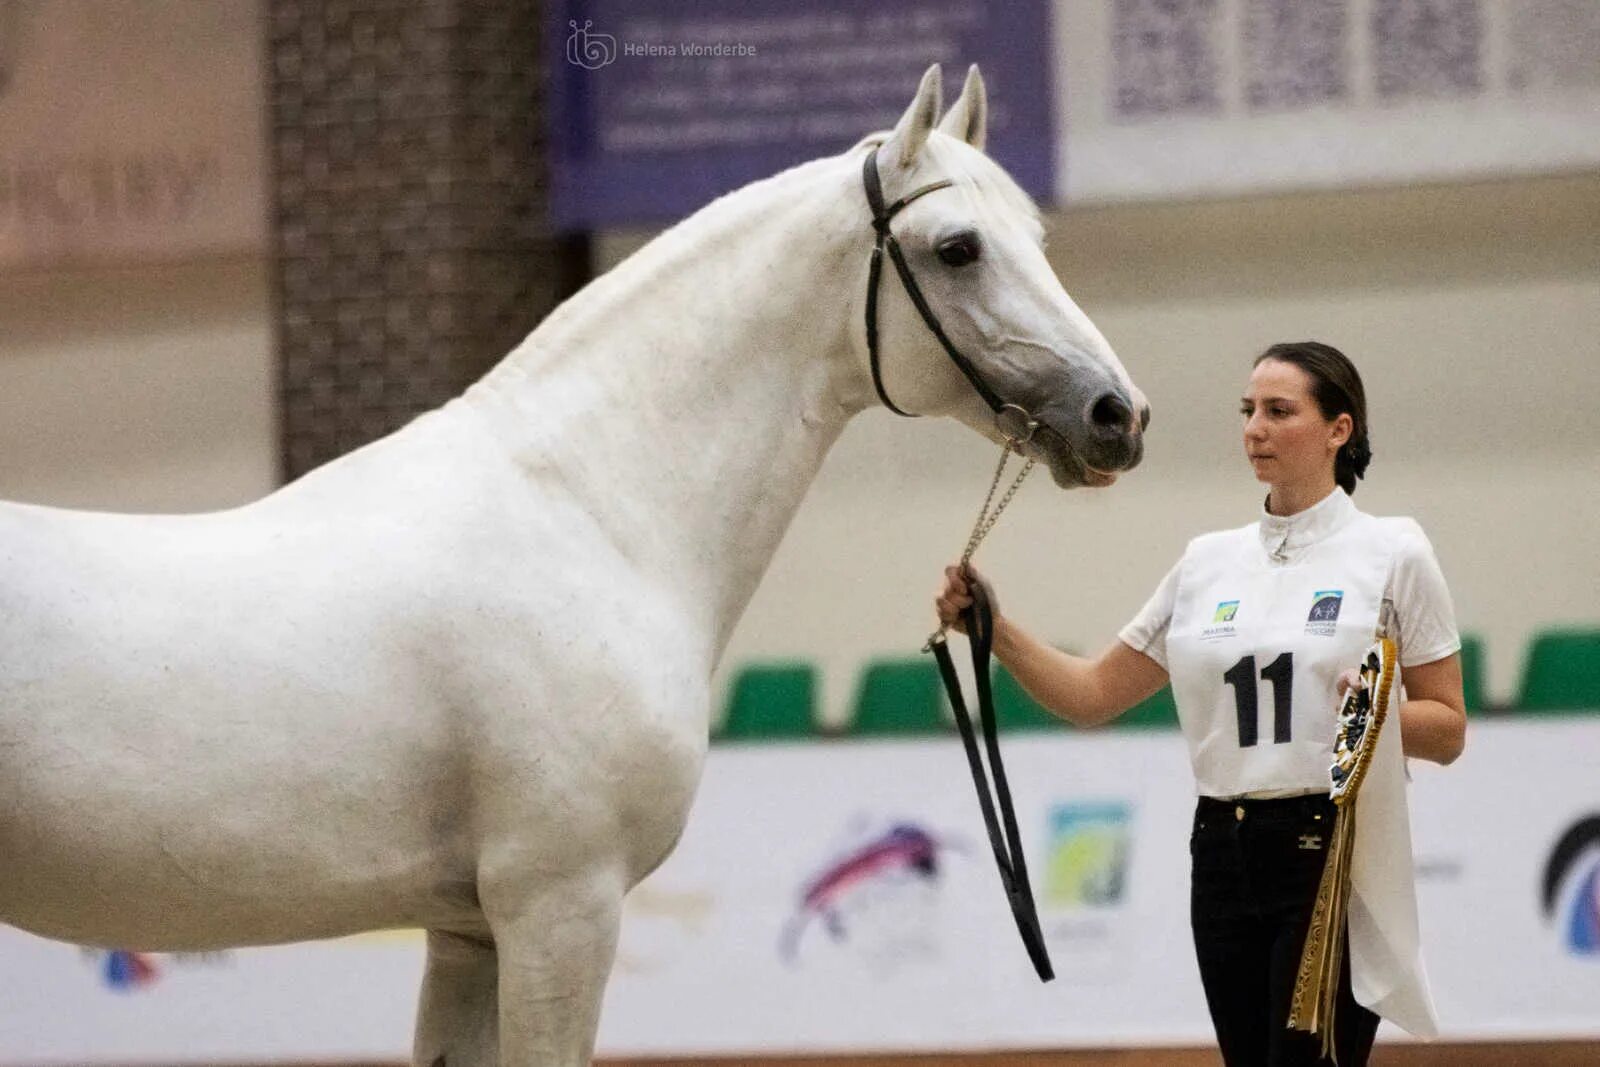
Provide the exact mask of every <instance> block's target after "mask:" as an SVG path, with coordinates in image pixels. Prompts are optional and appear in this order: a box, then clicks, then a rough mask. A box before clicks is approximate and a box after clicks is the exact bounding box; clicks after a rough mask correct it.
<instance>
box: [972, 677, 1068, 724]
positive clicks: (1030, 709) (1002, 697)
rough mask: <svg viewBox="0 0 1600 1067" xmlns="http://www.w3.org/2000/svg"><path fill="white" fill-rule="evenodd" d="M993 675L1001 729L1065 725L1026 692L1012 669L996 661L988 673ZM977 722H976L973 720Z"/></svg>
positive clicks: (996, 721) (996, 716)
mask: <svg viewBox="0 0 1600 1067" xmlns="http://www.w3.org/2000/svg"><path fill="white" fill-rule="evenodd" d="M990 677H991V678H993V679H994V717H995V724H996V725H997V726H998V727H999V729H1000V732H1001V733H1006V732H1008V731H1026V730H1059V729H1061V728H1062V727H1064V726H1066V725H1067V721H1066V720H1065V719H1060V718H1057V717H1056V716H1054V715H1052V714H1050V713H1049V712H1048V711H1046V710H1045V709H1044V708H1043V707H1042V706H1041V705H1040V704H1039V702H1038V701H1037V700H1034V699H1033V697H1031V696H1029V695H1028V691H1027V690H1026V689H1024V688H1022V683H1021V682H1018V681H1017V680H1016V679H1015V678H1013V677H1012V676H1011V672H1010V671H1008V670H1006V669H1005V668H1004V667H1001V666H999V665H996V666H995V668H994V672H993V673H992V674H991V675H990ZM974 725H976V724H974Z"/></svg>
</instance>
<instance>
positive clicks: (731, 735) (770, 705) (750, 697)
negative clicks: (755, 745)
mask: <svg viewBox="0 0 1600 1067" xmlns="http://www.w3.org/2000/svg"><path fill="white" fill-rule="evenodd" d="M816 707H817V668H816V667H814V666H812V665H811V664H809V663H757V664H752V665H750V666H748V667H743V668H741V669H740V670H739V672H738V674H736V675H734V677H733V681H732V682H731V683H730V684H729V686H728V702H727V713H726V714H725V715H724V716H723V718H722V726H721V728H720V729H718V730H717V731H715V732H714V733H713V735H712V736H713V737H714V738H715V739H716V740H718V741H792V740H801V739H804V738H808V737H812V736H814V735H815V734H816V733H817V728H816Z"/></svg>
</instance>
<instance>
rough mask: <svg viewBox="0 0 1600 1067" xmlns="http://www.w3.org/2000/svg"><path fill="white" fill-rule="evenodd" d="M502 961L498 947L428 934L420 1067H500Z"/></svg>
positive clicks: (415, 1054) (416, 1056)
mask: <svg viewBox="0 0 1600 1067" xmlns="http://www.w3.org/2000/svg"><path fill="white" fill-rule="evenodd" d="M499 962H500V961H499V954H498V953H496V952H495V947H494V944H493V943H492V942H489V941H483V940H479V939H476V938H470V937H462V936H460V935H457V934H445V933H438V932H435V931H430V932H429V933H428V969H427V973H426V974H425V975H424V977H423V979H422V1001H421V1004H420V1005H419V1006H418V1009H417V1033H416V1041H415V1043H414V1044H413V1046H412V1063H413V1064H415V1067H498V1064H499V1058H498V1053H497V1048H496V1046H497V1042H496V1040H495V1036H496V1034H497V1033H498V1025H497V1017H498V1013H499Z"/></svg>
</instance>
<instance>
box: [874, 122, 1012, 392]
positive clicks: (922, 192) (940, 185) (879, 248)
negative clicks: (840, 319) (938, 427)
mask: <svg viewBox="0 0 1600 1067" xmlns="http://www.w3.org/2000/svg"><path fill="white" fill-rule="evenodd" d="M861 181H862V184H863V185H865V186H866V189H867V206H868V207H870V208H871V209H872V228H873V229H874V230H876V231H877V233H878V240H877V243H876V244H874V245H873V246H872V266H871V270H870V272H869V273H868V275H867V355H868V357H869V359H870V361H871V363H872V385H873V387H874V388H875V389H877V390H878V399H879V400H882V401H883V405H884V407H886V408H888V409H889V410H890V411H892V412H894V413H895V414H896V415H905V416H907V417H908V418H914V417H915V413H914V412H910V411H902V410H901V409H900V408H899V407H897V406H896V405H895V402H894V401H893V400H890V399H889V393H888V391H887V390H886V389H884V387H883V373H882V371H881V370H880V369H879V366H878V279H879V278H880V277H881V276H882V274H883V250H884V248H886V247H887V248H888V249H889V258H890V259H892V260H894V269H895V272H896V273H897V274H899V275H900V283H901V284H902V285H904V286H905V289H906V295H907V296H909V297H911V302H912V303H913V304H915V305H916V308H917V312H918V313H919V314H920V315H921V316H922V321H923V322H925V323H927V324H928V329H930V330H932V331H933V335H934V336H935V337H937V338H938V339H939V343H940V344H941V345H943V346H944V350H945V352H946V353H948V354H949V356H950V359H951V360H952V361H953V362H954V363H955V365H956V366H957V367H959V368H961V373H962V374H964V375H966V376H967V381H969V382H971V383H972V388H973V389H975V390H977V393H978V395H979V396H981V397H983V400H984V403H986V404H988V405H989V408H990V410H992V411H993V412H994V413H995V414H996V415H999V414H1000V411H1001V409H1003V408H1006V407H1008V406H1009V407H1013V408H1014V407H1015V405H1007V404H1006V403H1005V401H1003V400H1001V399H1000V398H999V397H998V396H996V395H995V392H994V390H993V389H990V388H989V386H988V384H987V383H986V382H984V380H983V379H982V378H980V377H979V376H978V372H977V370H976V369H975V368H974V367H973V366H972V362H971V360H969V359H967V357H966V356H963V355H962V354H961V352H960V350H959V349H957V348H956V346H955V345H954V344H952V343H951V341H950V338H949V337H948V336H946V335H945V332H944V327H942V326H940V325H939V319H938V317H937V316H936V315H934V313H933V309H932V308H931V307H929V306H928V300H927V298H926V297H924V296H923V295H922V290H921V289H920V288H918V287H917V280H916V279H915V278H914V277H912V276H911V267H910V266H909V265H907V263H906V257H905V253H904V252H902V251H900V242H899V241H897V240H895V237H894V231H893V230H891V229H889V222H890V221H891V220H892V219H893V218H894V217H895V215H897V214H899V213H900V209H901V208H903V207H905V206H906V205H907V204H909V203H911V202H912V201H913V200H916V199H917V198H918V197H922V196H926V195H927V194H929V193H932V192H937V191H938V190H940V189H946V188H949V187H950V186H951V185H952V184H954V183H952V182H951V181H950V179H948V178H946V179H944V180H943V181H937V182H929V183H928V184H927V185H924V186H922V187H921V188H918V189H913V190H912V191H911V192H909V193H907V194H906V195H905V196H902V197H901V198H900V199H899V200H896V201H895V202H894V203H892V204H890V205H889V206H888V207H885V206H884V204H883V183H882V181H881V180H879V178H878V149H877V147H876V146H874V147H873V148H871V149H869V150H868V151H867V159H866V162H865V163H863V164H862V166H861Z"/></svg>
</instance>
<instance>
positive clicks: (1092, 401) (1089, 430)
mask: <svg viewBox="0 0 1600 1067" xmlns="http://www.w3.org/2000/svg"><path fill="white" fill-rule="evenodd" d="M940 111H941V103H940V89H939V67H938V66H937V65H934V66H933V67H931V68H929V70H928V72H927V73H926V74H925V75H923V78H922V83H921V85H920V87H919V88H918V90H917V94H916V97H915V98H914V99H913V100H912V101H911V105H910V107H908V108H907V109H906V111H905V114H904V115H903V116H902V117H901V118H900V121H899V122H898V123H897V124H896V126H895V128H894V129H893V131H891V132H890V133H888V134H887V135H877V136H875V137H871V138H868V140H867V145H868V152H869V155H870V158H869V159H868V160H867V161H866V164H865V167H864V170H863V184H864V187H865V188H866V189H867V190H868V192H867V194H866V199H867V203H868V207H869V210H870V211H871V213H872V216H873V226H874V228H875V229H876V230H877V231H878V232H879V235H880V236H879V238H878V242H879V247H880V248H884V247H885V246H886V244H887V246H889V247H887V250H886V251H885V252H881V253H878V255H879V256H881V257H882V262H881V264H880V266H879V267H877V268H874V269H873V270H872V271H871V274H870V276H869V280H868V296H867V300H866V307H865V308H864V309H863V310H864V316H863V320H864V321H865V322H866V323H867V325H866V327H865V331H864V332H865V337H864V338H863V344H862V346H861V348H862V351H861V353H860V355H861V362H862V365H863V367H864V368H866V369H868V370H869V371H870V372H871V374H872V377H873V379H874V383H875V387H876V389H877V393H878V396H879V397H880V398H881V399H882V400H883V402H884V403H885V404H886V405H888V406H890V407H892V408H894V409H895V410H898V411H900V412H901V413H902V414H926V415H948V416H951V417H954V418H956V419H959V420H960V421H962V422H964V423H966V424H967V425H968V426H971V427H972V428H973V429H975V430H977V431H978V432H979V433H982V434H984V435H985V436H987V437H989V438H991V439H993V440H996V441H999V440H1002V439H1004V437H1005V436H1007V435H1008V434H1009V435H1011V436H1015V437H1020V436H1023V433H1022V432H1020V431H1021V430H1022V418H1023V417H1022V416H1021V415H1020V414H1019V413H1018V412H1017V410H1016V409H1021V411H1022V412H1025V413H1027V415H1028V416H1031V418H1032V420H1033V421H1034V423H1036V426H1035V427H1034V428H1033V429H1032V434H1031V436H1030V437H1028V439H1027V440H1026V442H1025V443H1024V444H1023V445H1022V448H1023V449H1024V450H1025V452H1026V453H1027V454H1028V455H1031V456H1034V457H1036V458H1037V459H1039V461H1040V462H1042V463H1044V464H1046V465H1047V466H1048V467H1049V468H1050V472H1051V474H1052V476H1053V477H1054V478H1055V481H1056V483H1057V484H1058V485H1060V486H1062V487H1065V488H1071V487H1075V486H1080V485H1090V486H1102V485H1109V484H1111V483H1112V482H1113V481H1115V480H1116V476H1117V473H1118V472H1120V471H1125V470H1128V469H1130V468H1132V467H1133V466H1135V465H1136V464H1137V463H1138V462H1139V460H1140V458H1141V457H1142V456H1143V453H1144V430H1145V427H1146V426H1147V425H1148V424H1149V419H1150V407H1149V404H1148V403H1147V402H1146V400H1145V397H1144V394H1143V393H1141V392H1140V391H1139V390H1138V389H1137V388H1136V387H1135V386H1134V384H1133V382H1132V381H1131V380H1130V379H1129V377H1128V373H1127V371H1125V370H1124V369H1123V367H1122V364H1121V362H1120V361H1119V360H1118V359H1117V356H1116V354H1115V353H1114V352H1113V351H1112V350H1111V346H1110V344H1109V343H1107V341H1106V339H1105V337H1103V336H1102V335H1101V333H1100V331H1099V330H1098V329H1096V328H1095V326H1094V324H1093V323H1092V322H1090V321H1089V318H1088V316H1087V315H1085V314H1084V313H1083V312H1082V311H1081V310H1080V309H1079V308H1078V306H1077V304H1075V303H1074V302H1073V300H1072V298H1071V297H1070V296H1068V295H1067V292H1066V290H1065V289H1063V288H1062V286H1061V283H1060V281H1059V280H1058V279H1057V278H1056V276H1055V273H1054V272H1053V271H1052V270H1051V268H1050V264H1049V261H1048V260H1046V258H1045V255H1044V251H1043V237H1044V230H1043V227H1042V225H1041V224H1040V221H1039V213H1038V209H1037V208H1036V207H1035V206H1034V204H1033V202H1032V201H1031V200H1030V199H1029V198H1028V196H1027V194H1025V193H1024V192H1023V191H1022V190H1021V189H1020V188H1019V187H1018V186H1017V185H1016V183H1015V182H1014V181H1012V179H1011V178H1010V176H1009V175H1007V174H1006V173H1005V171H1004V170H1002V169H1001V168H1000V167H999V166H998V165H997V164H996V163H995V162H994V161H993V160H992V159H990V158H989V157H988V156H987V155H985V154H984V151H983V148H984V141H985V133H986V127H987V102H986V98H985V91H984V85H983V78H982V76H981V75H980V74H979V73H978V68H977V67H976V66H974V67H972V68H971V69H970V70H969V71H968V73H967V79H966V84H965V86H964V87H963V89H962V92H961V96H960V98H959V99H957V100H956V102H955V104H954V105H953V106H952V107H951V108H950V110H949V112H948V113H947V114H946V115H945V116H944V117H943V119H942V120H940V118H939V113H940ZM874 183H878V184H879V185H880V186H881V192H880V193H879V194H878V195H876V196H875V195H874V193H873V192H872V191H871V189H872V186H873V184H874ZM902 201H904V202H902ZM896 244H897V245H898V246H899V247H898V250H897V249H895V248H894V247H892V246H893V245H896ZM880 275H881V276H880ZM897 275H898V276H899V277H898V278H897V277H896V276H897ZM907 275H909V276H910V279H911V280H907ZM874 290H875V294H874ZM919 305H920V307H919ZM874 349H875V350H876V351H874ZM963 364H965V365H964V366H963ZM1002 411H1004V414H1002V413H1001V412H1002Z"/></svg>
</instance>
